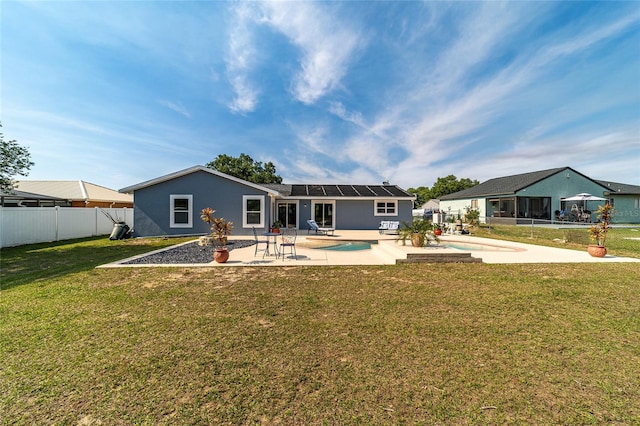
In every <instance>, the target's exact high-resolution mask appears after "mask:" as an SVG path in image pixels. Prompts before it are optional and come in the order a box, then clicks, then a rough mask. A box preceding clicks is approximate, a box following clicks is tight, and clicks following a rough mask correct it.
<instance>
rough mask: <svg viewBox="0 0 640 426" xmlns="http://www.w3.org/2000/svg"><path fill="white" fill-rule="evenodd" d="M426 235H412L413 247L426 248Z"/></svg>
mask: <svg viewBox="0 0 640 426" xmlns="http://www.w3.org/2000/svg"><path fill="white" fill-rule="evenodd" d="M424 238H425V237H424V234H411V245H412V246H414V247H424Z"/></svg>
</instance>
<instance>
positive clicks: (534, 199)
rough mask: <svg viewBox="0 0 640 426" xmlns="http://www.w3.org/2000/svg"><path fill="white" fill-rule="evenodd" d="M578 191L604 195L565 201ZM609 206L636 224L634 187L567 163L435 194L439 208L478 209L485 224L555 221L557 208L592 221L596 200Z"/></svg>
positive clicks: (638, 196) (638, 211)
mask: <svg viewBox="0 0 640 426" xmlns="http://www.w3.org/2000/svg"><path fill="white" fill-rule="evenodd" d="M580 193H588V194H591V195H593V196H595V197H599V198H603V199H604V200H595V201H587V202H580V201H578V202H576V201H568V200H566V199H567V198H572V197H574V196H575V195H577V194H580ZM605 202H608V203H609V204H612V205H613V206H614V215H613V219H614V222H618V223H640V186H636V185H627V184H620V183H614V182H606V181H599V180H594V179H591V178H589V177H588V176H585V175H583V174H582V173H580V172H578V171H576V170H574V169H572V168H571V167H560V168H555V169H549V170H540V171H536V172H530V173H523V174H518V175H513V176H504V177H499V178H494V179H490V180H488V181H486V182H483V183H481V184H480V185H476V186H474V187H472V188H468V189H465V190H462V191H459V192H456V193H453V194H449V195H445V196H442V197H440V211H441V212H443V213H445V214H447V213H449V214H452V215H458V214H460V215H464V213H465V212H466V209H467V208H473V209H478V210H479V212H480V221H481V222H483V223H486V221H487V218H491V219H490V220H491V223H508V224H517V223H531V221H532V220H534V221H536V222H539V223H555V222H557V221H558V219H559V217H558V213H560V212H563V214H564V212H570V211H576V210H579V211H580V213H581V214H582V213H583V212H584V214H586V215H587V216H586V217H587V219H588V220H589V221H595V220H596V214H595V212H596V210H597V209H598V205H599V204H603V203H605Z"/></svg>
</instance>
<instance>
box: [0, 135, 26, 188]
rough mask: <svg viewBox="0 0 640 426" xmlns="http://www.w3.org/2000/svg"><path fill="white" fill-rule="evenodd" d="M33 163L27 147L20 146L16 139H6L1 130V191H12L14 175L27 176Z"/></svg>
mask: <svg viewBox="0 0 640 426" xmlns="http://www.w3.org/2000/svg"><path fill="white" fill-rule="evenodd" d="M0 127H2V124H0ZM33 164H34V163H33V162H32V161H31V154H29V150H28V149H27V148H25V147H23V146H20V145H19V144H18V142H17V141H15V140H13V141H5V140H4V135H3V134H2V132H0V192H11V191H12V190H13V184H14V181H13V177H14V176H16V175H20V176H27V175H28V174H29V169H30V168H31V166H33Z"/></svg>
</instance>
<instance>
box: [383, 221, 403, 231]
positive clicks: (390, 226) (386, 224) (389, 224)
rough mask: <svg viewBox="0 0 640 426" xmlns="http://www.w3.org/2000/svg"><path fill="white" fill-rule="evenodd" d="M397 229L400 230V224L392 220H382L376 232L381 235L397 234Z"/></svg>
mask: <svg viewBox="0 0 640 426" xmlns="http://www.w3.org/2000/svg"><path fill="white" fill-rule="evenodd" d="M398 228H400V222H399V221H394V220H383V221H381V222H380V227H379V228H378V231H379V232H380V233H381V234H397V233H398Z"/></svg>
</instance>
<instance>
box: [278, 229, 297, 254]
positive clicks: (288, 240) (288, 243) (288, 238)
mask: <svg viewBox="0 0 640 426" xmlns="http://www.w3.org/2000/svg"><path fill="white" fill-rule="evenodd" d="M280 234H281V238H282V242H281V243H280V250H279V254H280V255H282V261H284V258H285V254H286V253H285V250H286V249H287V247H288V248H289V254H290V255H291V256H293V258H294V259H296V260H297V259H298V254H297V253H296V237H297V236H298V233H297V232H296V230H295V229H293V228H286V229H283V230H282V231H281V232H280Z"/></svg>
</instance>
